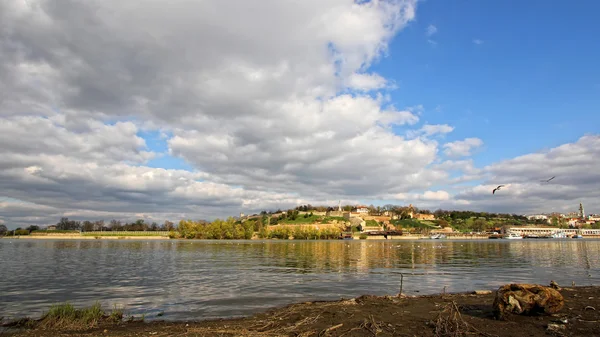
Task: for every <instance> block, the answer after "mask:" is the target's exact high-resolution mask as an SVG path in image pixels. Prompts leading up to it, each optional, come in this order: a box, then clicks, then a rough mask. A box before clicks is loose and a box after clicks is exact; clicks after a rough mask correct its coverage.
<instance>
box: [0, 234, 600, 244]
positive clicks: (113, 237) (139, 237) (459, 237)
mask: <svg viewBox="0 0 600 337" xmlns="http://www.w3.org/2000/svg"><path fill="white" fill-rule="evenodd" d="M488 238H489V236H488V235H482V234H480V235H477V234H458V233H457V234H450V235H447V236H446V238H444V239H438V240H432V239H430V237H429V235H424V234H407V235H388V236H387V238H386V237H384V236H383V235H369V236H367V237H366V238H361V237H360V234H354V235H353V239H352V241H355V240H356V241H372V240H377V241H390V240H428V241H447V240H487V239H488ZM584 238H588V239H593V238H600V237H599V236H591V235H589V236H585V237H584ZM0 239H33V240H57V239H60V240H63V239H64V240H171V238H170V237H168V236H164V235H133V236H128V235H122V236H120V235H97V236H94V235H79V234H45V235H17V236H4V237H0ZM176 240H191V241H194V240H197V239H176ZM207 240H210V241H220V240H218V239H212V240H211V239H207ZM222 240H227V239H222ZM231 240H235V239H231ZM251 240H268V241H294V242H297V241H304V240H295V239H293V238H292V239H287V240H286V239H275V238H259V237H257V236H256V235H255V236H254V237H253V238H252V239H251ZM332 240H333V241H335V240H337V239H330V240H324V239H317V240H316V241H332ZM310 241H315V240H310ZM340 241H341V240H340Z"/></svg>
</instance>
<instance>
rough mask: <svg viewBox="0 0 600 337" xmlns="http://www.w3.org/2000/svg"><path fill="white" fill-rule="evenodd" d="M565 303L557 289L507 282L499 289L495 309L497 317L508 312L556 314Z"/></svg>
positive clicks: (502, 316) (500, 317) (504, 315)
mask: <svg viewBox="0 0 600 337" xmlns="http://www.w3.org/2000/svg"><path fill="white" fill-rule="evenodd" d="M564 304H565V300H564V298H563V296H562V295H561V293H559V292H558V291H557V290H556V289H553V288H550V287H545V286H542V285H537V284H507V285H504V286H502V287H500V288H499V289H498V291H497V292H496V298H495V299H494V304H493V311H494V316H495V317H496V319H505V318H506V315H507V314H519V315H530V314H555V313H557V312H559V311H560V310H561V309H562V308H563V306H564Z"/></svg>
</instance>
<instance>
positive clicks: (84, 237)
mask: <svg viewBox="0 0 600 337" xmlns="http://www.w3.org/2000/svg"><path fill="white" fill-rule="evenodd" d="M3 239H33V240H169V237H168V236H87V235H44V236H41V235H21V236H6V237H3Z"/></svg>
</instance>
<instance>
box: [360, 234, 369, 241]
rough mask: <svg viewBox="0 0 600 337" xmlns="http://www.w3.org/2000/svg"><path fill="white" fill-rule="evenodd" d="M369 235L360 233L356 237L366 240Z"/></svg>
mask: <svg viewBox="0 0 600 337" xmlns="http://www.w3.org/2000/svg"><path fill="white" fill-rule="evenodd" d="M367 237H369V236H368V235H367V234H361V235H360V236H359V237H358V238H359V239H361V240H366V239H367Z"/></svg>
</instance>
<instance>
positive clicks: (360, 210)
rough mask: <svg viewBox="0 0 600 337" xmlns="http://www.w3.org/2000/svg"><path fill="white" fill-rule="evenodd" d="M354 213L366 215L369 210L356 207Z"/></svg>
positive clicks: (363, 207)
mask: <svg viewBox="0 0 600 337" xmlns="http://www.w3.org/2000/svg"><path fill="white" fill-rule="evenodd" d="M356 212H357V213H361V214H368V213H369V208H368V207H367V206H358V207H356Z"/></svg>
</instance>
